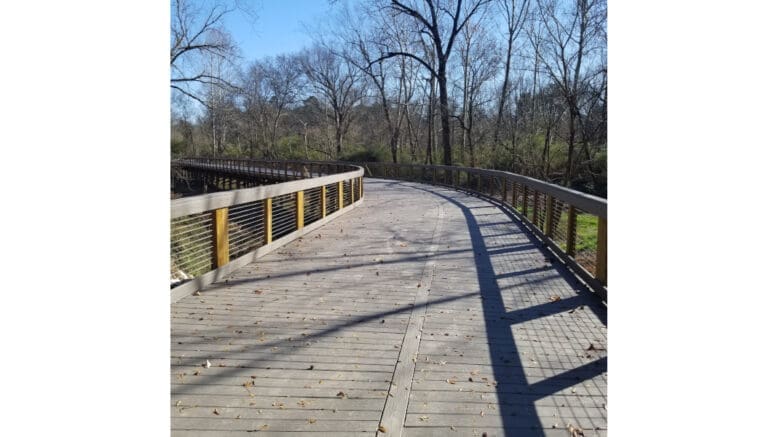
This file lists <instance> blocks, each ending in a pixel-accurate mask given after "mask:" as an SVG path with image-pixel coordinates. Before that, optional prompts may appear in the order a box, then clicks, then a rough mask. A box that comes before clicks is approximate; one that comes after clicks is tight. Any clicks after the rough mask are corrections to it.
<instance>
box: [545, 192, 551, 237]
mask: <svg viewBox="0 0 777 437" xmlns="http://www.w3.org/2000/svg"><path fill="white" fill-rule="evenodd" d="M545 199H546V202H545V235H547V236H548V237H552V234H553V196H550V195H547V194H546V195H545Z"/></svg>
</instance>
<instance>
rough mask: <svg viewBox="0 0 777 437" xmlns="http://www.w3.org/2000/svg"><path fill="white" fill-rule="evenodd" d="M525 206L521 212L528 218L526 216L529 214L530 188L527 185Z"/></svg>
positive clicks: (524, 193) (524, 197) (525, 187)
mask: <svg viewBox="0 0 777 437" xmlns="http://www.w3.org/2000/svg"><path fill="white" fill-rule="evenodd" d="M522 203H523V206H522V208H521V210H522V211H523V216H524V217H526V214H528V212H529V187H527V186H526V185H524V186H523V202H522Z"/></svg>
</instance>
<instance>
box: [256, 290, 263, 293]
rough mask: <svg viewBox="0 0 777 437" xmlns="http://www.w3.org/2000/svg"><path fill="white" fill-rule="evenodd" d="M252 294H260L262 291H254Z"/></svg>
mask: <svg viewBox="0 0 777 437" xmlns="http://www.w3.org/2000/svg"><path fill="white" fill-rule="evenodd" d="M254 294H262V290H254Z"/></svg>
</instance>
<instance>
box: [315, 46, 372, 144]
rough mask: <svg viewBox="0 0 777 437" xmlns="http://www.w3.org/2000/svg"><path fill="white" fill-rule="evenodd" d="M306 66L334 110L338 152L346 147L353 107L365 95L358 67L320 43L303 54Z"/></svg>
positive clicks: (320, 91)
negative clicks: (344, 142)
mask: <svg viewBox="0 0 777 437" xmlns="http://www.w3.org/2000/svg"><path fill="white" fill-rule="evenodd" d="M301 59H302V67H303V71H304V72H305V75H306V76H307V78H308V80H309V81H310V83H311V84H312V85H313V87H314V88H315V89H316V90H317V91H318V92H319V93H321V95H322V96H323V97H324V98H325V100H326V101H327V103H328V104H329V109H331V110H332V114H331V119H332V121H333V123H334V128H335V145H336V149H335V150H336V156H337V157H338V158H339V157H340V155H341V153H342V148H343V138H344V137H345V135H346V133H348V128H349V127H350V125H351V121H352V120H353V108H354V106H356V104H357V103H358V102H359V101H360V100H361V98H362V92H363V89H362V83H361V80H360V79H361V78H360V77H359V74H358V69H357V68H356V67H354V66H353V64H351V63H349V62H345V61H344V60H343V59H342V58H341V57H340V56H338V55H337V54H336V53H335V52H334V51H333V50H330V49H328V48H326V47H324V46H321V45H317V46H314V47H313V48H312V49H309V50H306V51H304V52H303V53H302V55H301Z"/></svg>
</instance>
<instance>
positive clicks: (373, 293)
mask: <svg viewBox="0 0 777 437" xmlns="http://www.w3.org/2000/svg"><path fill="white" fill-rule="evenodd" d="M364 193H365V198H364V204H363V205H362V206H360V207H358V208H356V209H355V210H354V211H352V212H350V213H348V214H346V215H344V216H343V217H341V218H339V219H337V220H335V221H333V222H331V223H329V224H327V225H325V226H323V227H322V228H320V229H318V230H316V231H313V232H312V233H309V234H307V235H306V236H304V237H303V238H300V239H298V240H297V241H295V242H293V243H291V244H289V245H287V246H285V247H283V248H281V249H279V250H277V251H276V252H274V253H272V254H270V255H267V256H265V257H264V258H261V259H260V260H258V261H257V262H255V263H253V264H249V265H247V266H245V267H243V268H241V269H240V270H238V271H237V272H236V273H234V274H233V275H232V276H231V277H230V278H229V279H228V280H226V281H224V282H222V283H217V284H214V285H212V286H210V287H208V288H207V289H205V290H203V291H201V293H200V295H199V296H188V297H186V298H184V299H182V300H180V301H179V302H177V303H175V304H173V305H172V306H171V312H172V325H171V328H172V345H171V349H172V358H171V361H172V369H171V382H172V396H171V414H172V430H173V431H172V434H173V435H187V436H221V435H233V434H235V435H246V433H247V432H250V433H253V432H257V433H266V434H265V435H281V436H292V435H321V436H349V435H362V436H363V435H376V434H378V435H400V433H401V435H403V436H453V435H462V436H473V435H474V436H482V435H483V433H487V435H488V436H489V437H494V436H504V435H510V436H534V435H538V436H539V435H548V436H569V435H571V433H570V432H569V431H568V430H567V426H568V425H569V424H572V425H573V426H575V427H577V428H580V429H581V430H582V431H583V432H584V433H585V435H586V436H587V437H588V436H596V435H606V427H607V423H606V422H607V408H606V403H607V396H606V388H607V358H606V338H607V321H606V308H605V306H604V305H603V304H602V303H601V302H600V301H599V300H598V299H597V298H595V297H594V296H593V295H592V294H591V293H590V292H587V291H585V290H584V289H583V288H582V287H581V286H579V285H577V281H576V280H575V279H574V278H573V277H572V275H570V274H569V273H567V272H566V270H564V269H563V268H559V267H558V266H557V264H556V263H555V262H551V261H550V258H549V257H548V256H547V255H546V253H545V252H544V251H543V250H542V249H540V245H539V244H538V242H537V241H536V240H535V239H534V238H533V237H530V236H529V234H528V233H527V231H526V230H525V229H524V228H523V227H522V226H521V225H519V224H517V223H516V221H515V220H514V219H513V217H512V216H511V215H510V214H508V213H507V212H505V211H504V210H502V209H501V208H500V207H497V206H495V205H494V204H493V203H490V202H488V201H485V200H482V199H479V198H477V197H473V196H470V195H467V194H464V193H462V192H457V191H454V190H449V189H445V188H439V187H432V186H429V185H423V184H415V183H409V182H396V181H385V180H380V179H370V180H365V184H364ZM206 361H207V362H209V363H210V367H207V366H206V365H205V363H206ZM379 427H382V428H381V431H378V428H379ZM383 431H385V433H384V432H383Z"/></svg>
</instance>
